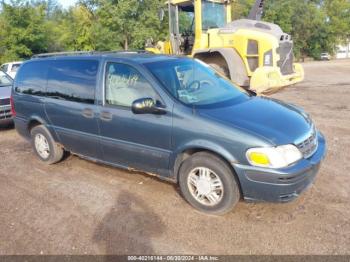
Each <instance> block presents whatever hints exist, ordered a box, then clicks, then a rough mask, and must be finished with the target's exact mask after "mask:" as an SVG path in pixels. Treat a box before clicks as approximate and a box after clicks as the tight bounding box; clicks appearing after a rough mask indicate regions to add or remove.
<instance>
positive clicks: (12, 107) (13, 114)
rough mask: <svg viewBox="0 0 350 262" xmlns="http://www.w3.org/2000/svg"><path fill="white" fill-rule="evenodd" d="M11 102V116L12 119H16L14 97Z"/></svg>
mask: <svg viewBox="0 0 350 262" xmlns="http://www.w3.org/2000/svg"><path fill="white" fill-rule="evenodd" d="M10 102H11V114H12V117H15V116H16V110H15V104H14V103H13V97H12V96H11V97H10Z"/></svg>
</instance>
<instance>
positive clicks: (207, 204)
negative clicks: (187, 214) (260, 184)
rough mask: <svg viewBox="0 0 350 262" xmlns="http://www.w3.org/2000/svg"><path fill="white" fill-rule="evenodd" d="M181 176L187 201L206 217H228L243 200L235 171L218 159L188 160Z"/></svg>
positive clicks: (197, 157)
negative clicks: (225, 215) (206, 214)
mask: <svg viewBox="0 0 350 262" xmlns="http://www.w3.org/2000/svg"><path fill="white" fill-rule="evenodd" d="M179 172H180V173H179V184H180V189H181V192H182V194H183V196H184V198H185V199H186V200H187V201H188V202H189V203H190V204H191V205H192V206H193V207H195V208H196V209H198V210H200V211H202V212H204V213H208V214H214V215H223V214H226V213H228V212H230V211H231V210H232V209H233V208H234V207H235V206H236V204H237V203H238V201H239V199H240V191H239V187H238V183H237V181H236V179H235V176H234V174H233V173H232V170H231V169H230V168H229V166H228V165H227V164H226V163H225V162H224V161H222V160H221V159H220V158H219V157H217V156H215V155H212V154H209V153H206V152H200V153H196V154H194V155H193V156H191V157H189V158H187V159H186V160H185V162H184V163H183V164H182V165H181V168H180V171H179Z"/></svg>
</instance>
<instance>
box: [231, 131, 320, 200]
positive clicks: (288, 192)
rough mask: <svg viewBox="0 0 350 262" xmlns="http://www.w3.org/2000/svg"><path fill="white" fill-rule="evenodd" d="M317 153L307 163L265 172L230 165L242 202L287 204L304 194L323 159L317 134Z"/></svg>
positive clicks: (260, 169)
mask: <svg viewBox="0 0 350 262" xmlns="http://www.w3.org/2000/svg"><path fill="white" fill-rule="evenodd" d="M318 143H319V144H318V149H317V151H316V152H315V154H314V155H313V156H312V157H310V158H309V159H303V160H301V161H299V162H298V163H297V164H295V165H293V166H291V167H288V168H285V169H276V170H275V169H267V168H259V167H253V166H246V165H240V164H234V169H235V171H236V173H237V175H238V178H239V181H240V184H241V189H242V193H243V196H244V199H245V200H252V201H269V202H289V201H291V200H294V199H295V198H297V197H298V196H299V195H300V194H301V193H302V192H304V191H305V190H307V189H308V188H309V187H310V186H311V185H312V183H313V181H314V180H315V177H316V175H317V173H318V171H319V169H320V166H321V162H322V160H323V159H324V158H325V156H326V141H325V139H324V137H323V135H322V134H321V133H318Z"/></svg>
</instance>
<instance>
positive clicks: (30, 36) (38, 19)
mask: <svg viewBox="0 0 350 262" xmlns="http://www.w3.org/2000/svg"><path fill="white" fill-rule="evenodd" d="M45 8H46V7H45V5H42V4H32V5H31V4H29V3H22V2H21V1H15V2H12V3H11V4H6V3H4V2H3V3H2V7H1V15H0V28H1V30H0V61H1V62H3V61H9V60H17V59H20V58H28V57H30V56H31V55H32V54H34V53H40V52H45V51H46V50H47V46H48V35H47V28H46V23H45V19H46V12H45Z"/></svg>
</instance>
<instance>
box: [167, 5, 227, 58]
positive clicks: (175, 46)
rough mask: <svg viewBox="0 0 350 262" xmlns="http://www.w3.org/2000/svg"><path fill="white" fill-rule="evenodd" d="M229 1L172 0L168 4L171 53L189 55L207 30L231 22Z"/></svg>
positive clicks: (198, 44)
mask: <svg viewBox="0 0 350 262" xmlns="http://www.w3.org/2000/svg"><path fill="white" fill-rule="evenodd" d="M229 5H230V1H223V0H221V1H220V0H201V1H200V0H190V1H189V0H172V1H169V2H168V9H169V10H168V11H169V31H170V43H171V48H172V53H173V54H176V55H191V54H192V52H193V47H194V46H195V45H196V46H200V45H201V44H200V43H201V41H202V35H203V34H205V33H206V31H207V30H209V29H214V28H222V27H224V26H225V24H227V23H228V22H230V20H231V11H230V10H231V9H230V8H229Z"/></svg>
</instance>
